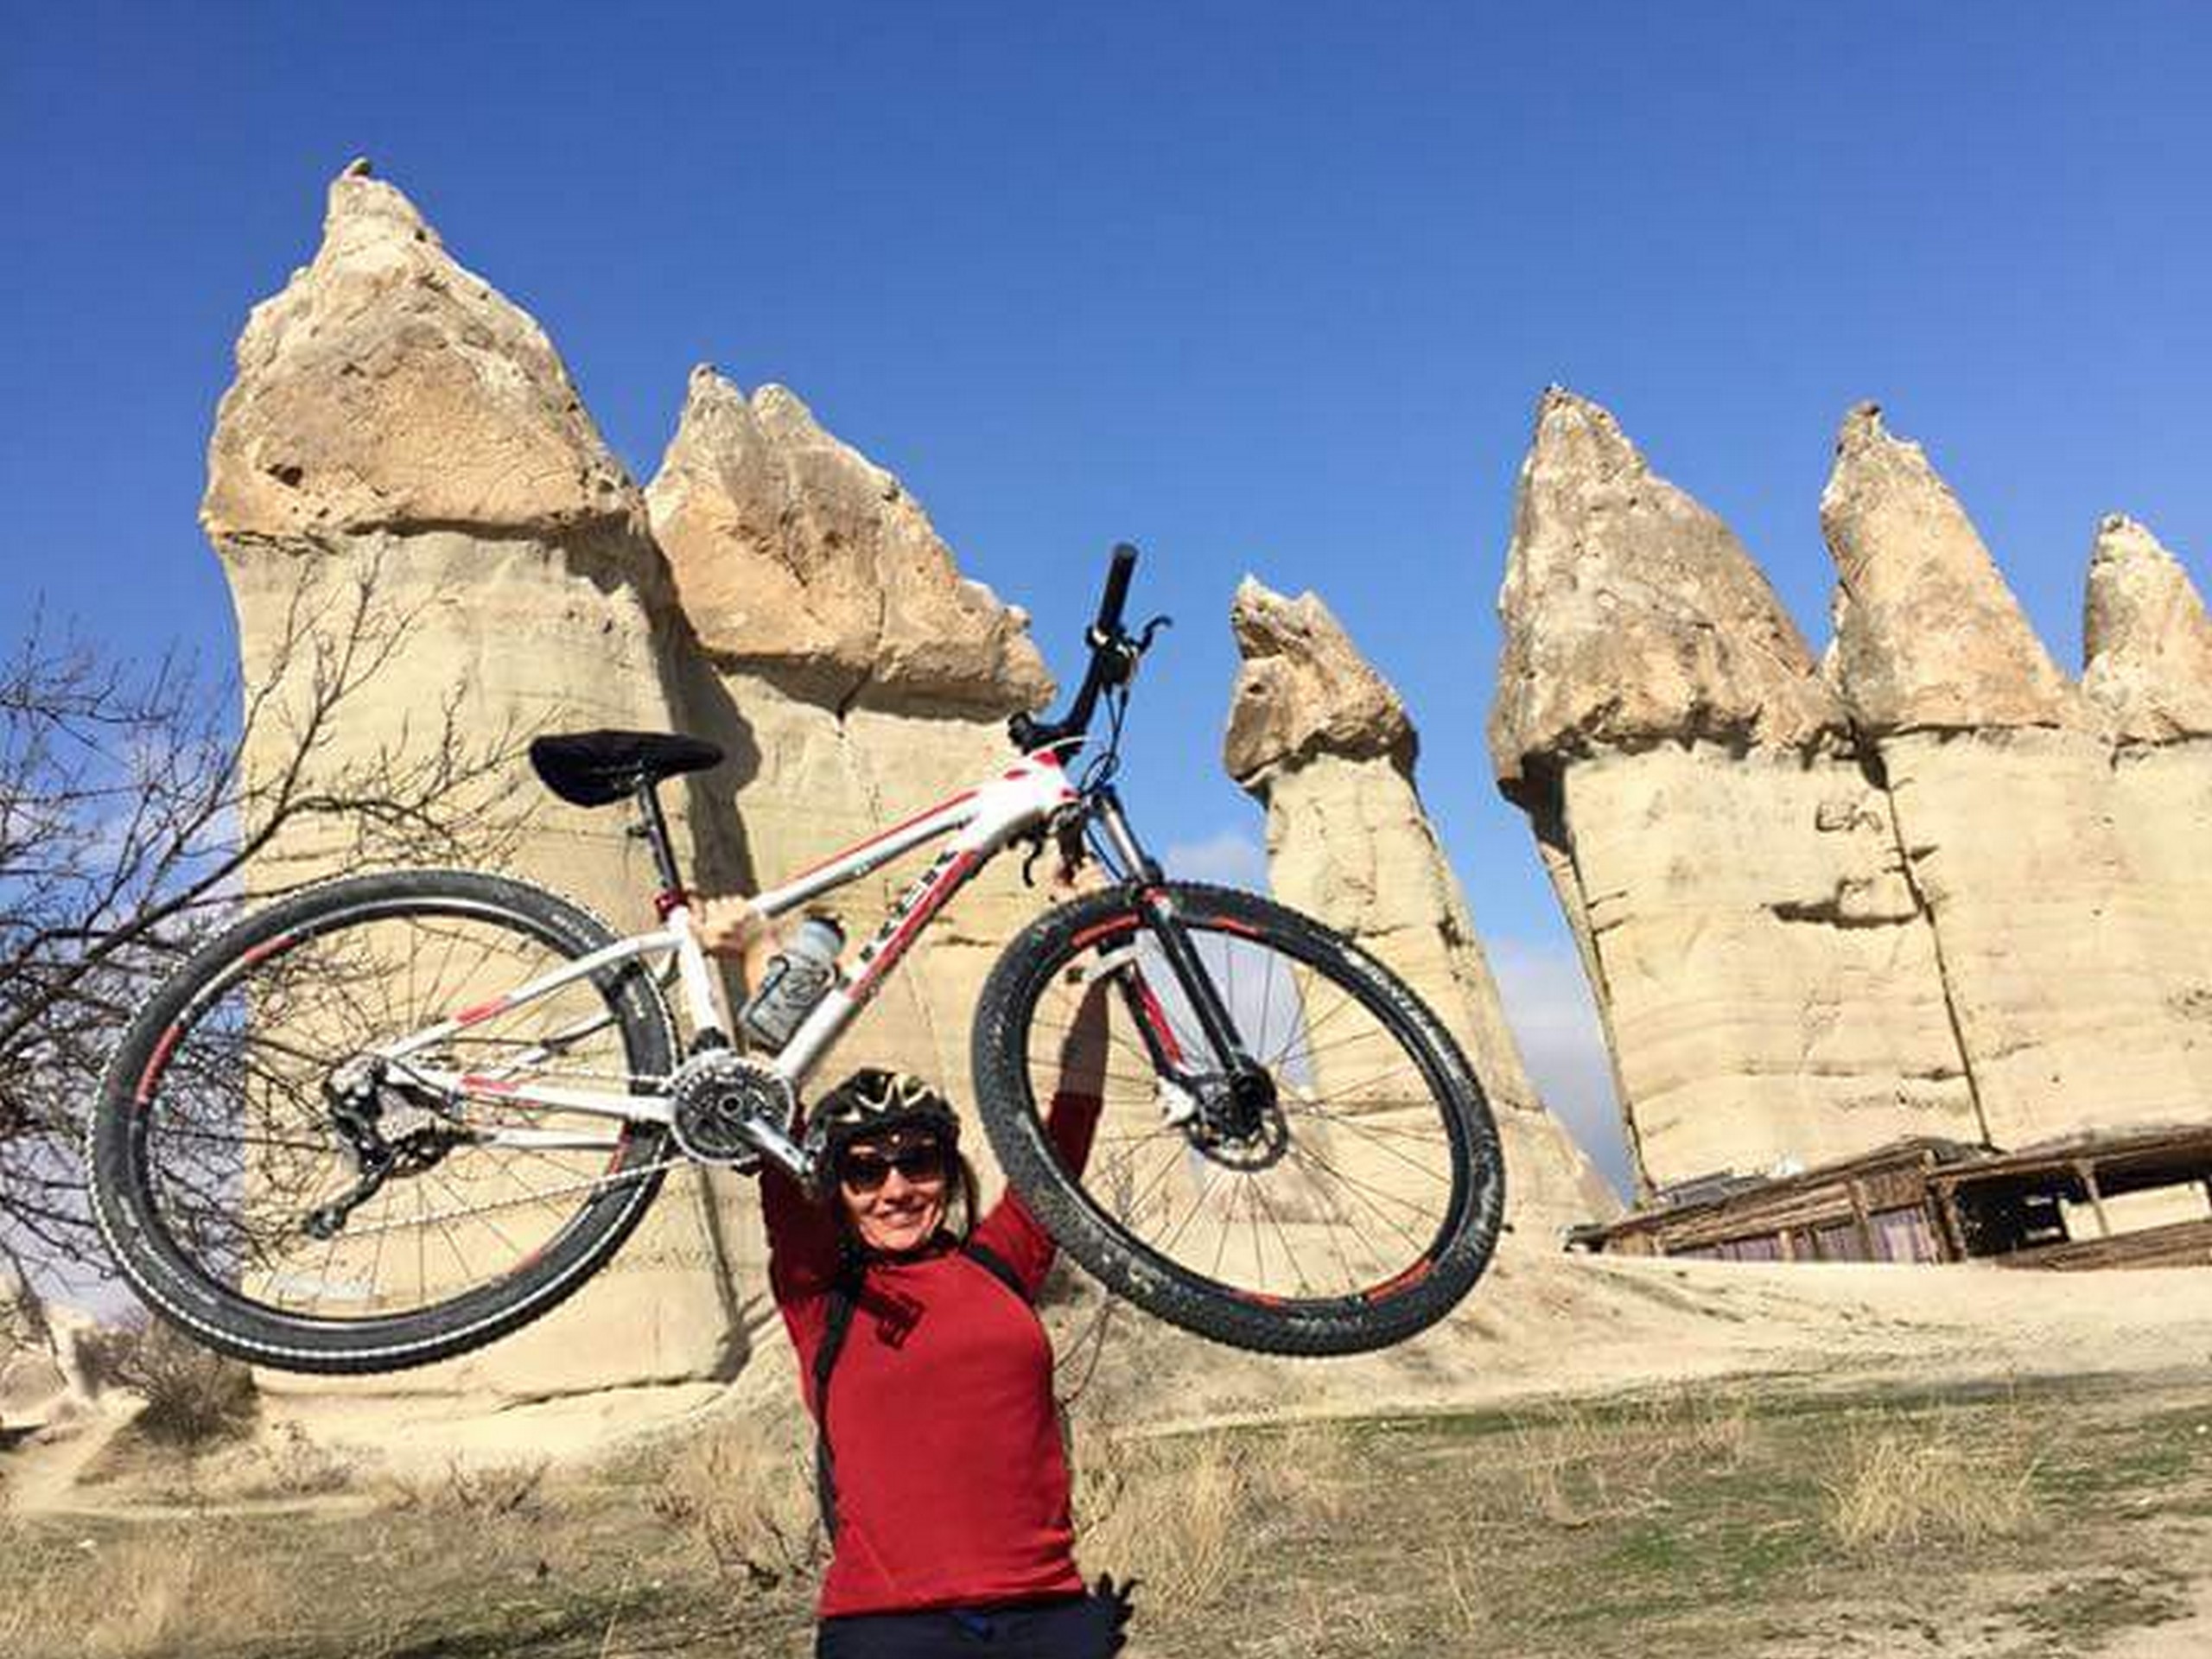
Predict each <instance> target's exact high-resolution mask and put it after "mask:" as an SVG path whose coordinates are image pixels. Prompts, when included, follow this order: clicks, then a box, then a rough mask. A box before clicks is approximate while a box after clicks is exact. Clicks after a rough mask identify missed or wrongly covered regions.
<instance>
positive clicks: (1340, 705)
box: [1222, 575, 1418, 785]
mask: <svg viewBox="0 0 2212 1659" xmlns="http://www.w3.org/2000/svg"><path fill="white" fill-rule="evenodd" d="M1229 620H1230V628H1231V629H1232V630H1233V631H1234V632H1235V633H1236V648H1237V650H1238V652H1240V653H1241V654H1242V656H1243V667H1242V668H1241V669H1239V670H1238V671H1237V675H1236V691H1235V693H1234V695H1233V696H1232V698H1231V700H1230V710H1229V732H1228V735H1227V736H1226V737H1225V738H1224V741H1223V744H1222V758H1223V760H1224V764H1225V765H1226V766H1228V768H1229V775H1230V777H1232V778H1234V779H1236V780H1237V782H1239V783H1240V784H1246V785H1249V784H1251V783H1252V782H1253V781H1254V780H1255V779H1258V778H1259V777H1260V775H1261V774H1262V773H1263V772H1267V771H1268V770H1269V769H1270V768H1273V767H1276V766H1285V765H1296V764H1297V763H1298V762H1299V761H1300V760H1305V759H1307V758H1309V757H1311V756H1313V755H1315V754H1320V753H1328V754H1337V755H1342V756H1344V757H1346V758H1348V759H1352V760H1389V762H1390V763H1391V764H1392V765H1393V766H1395V767H1396V768H1397V769H1398V770H1399V771H1400V772H1404V773H1406V774H1407V775H1408V776H1411V774H1412V772H1413V764H1414V752H1415V750H1416V748H1417V747H1418V744H1417V741H1416V740H1415V738H1414V728H1413V722H1412V721H1409V720H1408V719H1407V718H1406V709H1405V705H1404V704H1403V703H1402V702H1400V701H1399V700H1398V694H1397V692H1396V691H1395V690H1393V689H1392V688H1391V686H1390V683H1389V681H1387V680H1385V679H1384V678H1383V677H1382V676H1381V675H1380V674H1378V673H1376V671H1375V670H1374V668H1373V667H1372V666H1371V665H1370V664H1369V663H1368V661H1367V659H1366V658H1363V657H1362V656H1361V655H1360V654H1359V652H1357V650H1356V649H1354V648H1353V645H1352V643H1351V639H1348V638H1347V637H1346V636H1345V633H1344V628H1343V626H1341V625H1340V624H1339V623H1338V621H1337V619H1336V618H1335V617H1334V616H1332V615H1331V614H1330V613H1329V607H1327V606H1325V605H1324V604H1323V603H1322V602H1321V601H1320V599H1319V597H1318V596H1317V595H1315V594H1300V595H1299V596H1298V597H1297V598H1296V599H1286V598H1285V597H1284V596H1283V595H1282V594H1278V593H1275V592H1274V591H1273V590H1272V589H1270V588H1265V587H1263V586H1262V585H1261V584H1260V582H1257V581H1256V580H1255V579H1254V578H1253V577H1251V576H1249V575H1248V576H1246V577H1245V578H1244V580H1243V582H1241V583H1239V584H1238V586H1237V589H1236V599H1235V601H1233V602H1232V603H1231V604H1230V611H1229Z"/></svg>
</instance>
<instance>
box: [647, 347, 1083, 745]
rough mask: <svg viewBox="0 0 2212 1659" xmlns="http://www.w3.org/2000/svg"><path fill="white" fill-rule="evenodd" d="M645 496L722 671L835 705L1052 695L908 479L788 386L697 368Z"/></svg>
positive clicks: (966, 702) (960, 705) (997, 708)
mask: <svg viewBox="0 0 2212 1659" xmlns="http://www.w3.org/2000/svg"><path fill="white" fill-rule="evenodd" d="M649 499H650V501H651V503H652V522H653V528H654V530H655V531H656V533H657V534H658V537H659V538H660V543H661V545H662V546H663V547H664V548H665V549H666V550H667V552H668V556H669V560H670V562H671V564H672V565H673V567H674V569H675V572H676V579H677V586H678V590H679V592H680V593H681V594H682V597H683V608H684V612H685V613H686V614H687V615H688V616H689V617H690V620H691V625H692V626H693V627H694V628H695V629H696V630H697V632H698V634H699V638H700V640H701V642H702V644H703V645H705V646H706V647H707V649H708V651H709V652H710V653H711V654H712V655H713V657H714V658H715V662H716V663H717V664H720V665H721V667H722V668H724V669H725V670H728V671H734V672H742V673H747V674H752V675H757V676H759V677H762V678H764V679H767V680H771V681H773V682H775V683H778V684H779V685H781V686H783V687H784V688H785V689H786V690H790V691H792V692H793V693H795V694H798V695H800V696H805V697H807V698H808V699H809V700H810V701H813V702H820V703H823V704H829V705H835V704H839V703H849V702H863V703H868V704H873V705H875V706H879V707H887V708H897V707H912V708H916V709H930V710H934V711H950V710H960V711H963V712H970V711H971V712H973V713H975V714H976V715H1005V714H1008V713H1011V712H1012V711H1014V709H1026V708H1032V707H1035V706H1037V705H1039V704H1040V703H1042V702H1044V701H1045V699H1046V698H1047V697H1049V696H1051V695H1052V680H1051V677H1050V676H1048V675H1047V674H1046V671H1045V665H1044V663H1043V660H1042V659H1041V658H1039V656H1038V654H1037V648H1036V646H1035V645H1033V644H1032V643H1031V641H1030V639H1029V635H1028V631H1027V630H1028V619H1027V616H1026V615H1025V614H1024V613H1022V612H1020V610H1018V609H1015V608H1013V607H1007V606H1004V605H1001V604H1000V603H999V601H998V600H997V599H996V597H995V595H993V594H992V593H991V591H990V590H989V589H988V588H985V587H983V586H982V584H981V583H979V582H969V581H967V580H965V579H964V578H963V577H962V576H961V575H960V572H959V569H958V568H957V566H956V565H955V564H954V563H953V557H952V552H951V550H950V549H949V548H947V547H946V546H945V544H944V542H943V540H941V539H940V538H939V537H938V533H937V531H936V530H935V529H934V528H933V527H932V526H931V524H930V521H929V518H928V515H927V514H925V512H923V511H922V509H921V506H920V505H919V504H918V503H917V502H916V501H915V500H914V499H913V498H912V496H910V495H908V494H907V493H906V490H905V489H904V488H903V487H902V486H900V484H899V480H897V479H895V478H893V476H892V475H891V474H889V473H887V472H886V471H884V470H883V468H881V467H878V466H876V465H874V463H873V462H872V461H868V458H867V457H866V456H864V455H862V454H860V453H859V452H858V451H857V450H855V449H853V448H850V447H849V446H848V445H846V444H843V443H841V442H838V441H837V439H836V438H835V437H833V436H831V435H829V433H827V432H825V431H823V429H822V427H821V425H820V423H817V421H816V420H815V418H814V414H813V411H812V410H810V409H808V408H807V406H806V405H805V404H804V403H802V402H800V401H799V399H798V397H796V396H794V395H793V394H792V393H791V391H787V390H786V389H785V388H784V387H782V386H776V385H769V386H763V387H761V388H760V390H759V391H756V392H754V393H753V396H752V397H751V398H750V399H748V398H747V397H746V395H745V394H744V393H743V392H742V391H739V390H738V388H737V387H735V386H734V385H731V384H730V382H729V381H728V380H727V379H725V378H723V377H722V376H721V374H719V373H717V372H715V370H714V369H713V368H712V367H710V366H708V365H701V366H700V367H698V368H696V369H694V370H693V371H692V372H691V383H690V391H689V393H688V395H687V396H686V397H685V399H684V404H683V417H682V420H681V422H680V423H679V424H678V426H677V433H676V437H675V439H674V441H673V442H671V443H670V445H669V447H668V452H667V454H666V456H665V457H664V460H663V461H662V463H661V469H660V472H659V474H658V475H657V476H656V477H655V478H654V479H653V481H652V488H651V490H650V492H649Z"/></svg>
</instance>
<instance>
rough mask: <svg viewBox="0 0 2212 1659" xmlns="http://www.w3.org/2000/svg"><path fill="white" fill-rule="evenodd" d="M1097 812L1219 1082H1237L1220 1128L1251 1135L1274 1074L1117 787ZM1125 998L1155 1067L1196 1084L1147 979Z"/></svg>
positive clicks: (1101, 798)
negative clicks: (1234, 1016) (1248, 1045)
mask: <svg viewBox="0 0 2212 1659" xmlns="http://www.w3.org/2000/svg"><path fill="white" fill-rule="evenodd" d="M1093 810H1094V812H1095V814H1096V817H1097V820H1098V824H1099V828H1100V829H1101V830H1102V831H1103V834H1104V836H1105V837H1106V842H1107V844H1108V846H1109V847H1111V848H1112V849H1113V851H1114V856H1115V857H1116V859H1118V860H1119V861H1121V863H1122V868H1124V869H1126V870H1128V872H1130V874H1131V878H1132V880H1133V881H1134V883H1135V887H1136V888H1137V914H1138V915H1139V916H1140V917H1141V918H1142V919H1143V922H1144V925H1145V930H1146V931H1147V932H1149V933H1150V934H1151V935H1152V936H1153V938H1154V939H1155V940H1157V941H1158V942H1159V944H1160V954H1161V955H1162V956H1163V957H1166V961H1167V966H1168V970H1169V971H1170V972H1171V973H1172V974H1173V975H1174V976H1175V982H1176V983H1177V984H1178V985H1179V986H1180V987H1181V988H1182V991H1183V995H1184V996H1185V998H1186V999H1187V1000H1188V1001H1189V1002H1190V1005H1191V1009H1192V1013H1194V1014H1196V1015H1197V1016H1198V1027H1199V1029H1200V1030H1201V1031H1202V1032H1203V1033H1205V1039H1206V1045H1207V1046H1208V1047H1210V1048H1211V1049H1212V1051H1213V1058H1214V1061H1215V1064H1216V1066H1217V1073H1216V1075H1217V1076H1220V1077H1225V1078H1227V1079H1228V1080H1229V1084H1230V1101H1229V1103H1228V1113H1227V1116H1228V1118H1229V1122H1225V1123H1220V1124H1217V1126H1216V1127H1218V1128H1227V1129H1230V1130H1231V1131H1233V1132H1235V1133H1237V1134H1249V1133H1250V1132H1251V1129H1252V1128H1253V1126H1254V1124H1255V1122H1256V1121H1257V1117H1258V1115H1259V1113H1260V1112H1261V1111H1262V1110H1264V1109H1265V1107H1266V1105H1267V1104H1268V1097H1269V1096H1272V1095H1273V1092H1274V1090H1273V1085H1272V1084H1271V1082H1270V1080H1269V1079H1268V1075H1267V1073H1266V1071H1263V1070H1262V1068H1261V1067H1260V1065H1258V1064H1257V1063H1256V1062H1255V1061H1254V1060H1253V1058H1251V1056H1249V1054H1247V1053H1245V1052H1244V1050H1243V1045H1242V1044H1241V1043H1240V1042H1239V1041H1238V1039H1237V1035H1236V1025H1235V1023H1234V1021H1233V1020H1231V1019H1230V1014H1229V1009H1228V1007H1227V1005H1226V1004H1224V1002H1223V1001H1222V998H1221V992H1220V990H1219V989H1218V988H1217V987H1216V986H1215V984H1214V982H1213V976H1212V975H1211V974H1210V973H1208V972H1207V971H1206V965H1205V962H1204V960H1203V959H1201V958H1200V957H1199V955H1198V948H1197V947H1196V946H1195V945H1194V944H1192V942H1191V934H1190V930H1189V929H1188V928H1186V927H1185V926H1184V925H1183V918H1182V916H1181V914H1180V912H1178V910H1177V909H1176V906H1175V900H1174V898H1173V895H1172V894H1170V893H1168V892H1167V890H1166V887H1165V885H1164V884H1163V880H1162V877H1161V874H1160V865H1159V863H1158V862H1157V861H1155V860H1154V858H1153V857H1152V855H1150V854H1148V853H1147V852H1146V851H1145V850H1144V849H1143V848H1142V847H1141V845H1139V844H1138V842H1137V838H1136V836H1135V832H1134V831H1132V830H1131V829H1130V828H1129V822H1128V817H1127V815H1126V814H1124V813H1123V812H1122V800H1121V797H1120V796H1119V795H1118V794H1116V792H1115V791H1114V789H1113V787H1112V786H1111V785H1108V786H1106V787H1104V788H1103V789H1101V790H1099V791H1097V794H1096V797H1095V805H1094V808H1093ZM1125 994H1126V995H1127V996H1128V999H1129V1004H1130V1012H1131V1013H1132V1014H1135V1016H1136V1023H1137V1029H1138V1030H1139V1031H1141V1033H1144V1042H1145V1046H1146V1048H1147V1050H1149V1051H1150V1052H1151V1056H1152V1061H1153V1064H1154V1065H1155V1066H1157V1067H1159V1068H1160V1071H1161V1073H1162V1075H1164V1076H1166V1077H1187V1076H1189V1075H1190V1070H1191V1068H1190V1065H1189V1062H1188V1059H1187V1058H1186V1057H1185V1055H1184V1054H1183V1053H1181V1052H1179V1045H1178V1044H1177V1043H1176V1041H1175V1037H1174V1033H1173V1032H1171V1031H1169V1030H1168V1029H1167V1021H1166V1016H1165V1013H1164V1011H1163V1010H1162V1009H1161V1007H1160V1001H1159V999H1158V997H1157V996H1155V995H1154V993H1153V991H1152V989H1151V988H1149V987H1148V986H1147V985H1145V984H1144V983H1143V982H1142V981H1141V978H1140V977H1138V976H1130V980H1129V982H1128V984H1127V989H1126V992H1125ZM1210 1115H1211V1114H1210Z"/></svg>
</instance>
